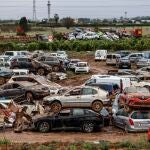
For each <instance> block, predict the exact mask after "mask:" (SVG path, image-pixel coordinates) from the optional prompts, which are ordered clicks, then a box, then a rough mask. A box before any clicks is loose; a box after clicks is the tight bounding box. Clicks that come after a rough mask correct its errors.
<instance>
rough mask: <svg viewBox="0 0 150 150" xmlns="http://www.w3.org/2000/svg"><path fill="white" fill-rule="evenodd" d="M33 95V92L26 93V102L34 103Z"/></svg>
mask: <svg viewBox="0 0 150 150" xmlns="http://www.w3.org/2000/svg"><path fill="white" fill-rule="evenodd" d="M33 99H34V98H33V94H32V93H31V92H27V93H26V100H27V101H28V102H33Z"/></svg>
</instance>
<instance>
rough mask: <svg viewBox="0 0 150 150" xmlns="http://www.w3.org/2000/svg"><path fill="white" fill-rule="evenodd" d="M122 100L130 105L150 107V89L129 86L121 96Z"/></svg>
mask: <svg viewBox="0 0 150 150" xmlns="http://www.w3.org/2000/svg"><path fill="white" fill-rule="evenodd" d="M120 101H122V104H125V105H126V106H129V107H137V108H139V107H148V108H149V107H150V91H149V90H148V89H147V88H146V87H139V86H135V87H133V86H132V87H127V88H125V89H124V91H123V94H122V95H121V96H120Z"/></svg>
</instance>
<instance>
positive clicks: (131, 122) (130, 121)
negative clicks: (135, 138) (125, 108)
mask: <svg viewBox="0 0 150 150" xmlns="http://www.w3.org/2000/svg"><path fill="white" fill-rule="evenodd" d="M129 123H130V125H131V126H134V122H133V120H132V119H131V118H130V119H129Z"/></svg>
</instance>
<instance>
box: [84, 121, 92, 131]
mask: <svg viewBox="0 0 150 150" xmlns="http://www.w3.org/2000/svg"><path fill="white" fill-rule="evenodd" d="M82 130H83V132H86V133H91V132H93V131H94V123H92V122H85V123H83V126H82Z"/></svg>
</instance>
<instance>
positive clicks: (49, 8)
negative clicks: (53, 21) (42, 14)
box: [47, 1, 51, 21]
mask: <svg viewBox="0 0 150 150" xmlns="http://www.w3.org/2000/svg"><path fill="white" fill-rule="evenodd" d="M47 7H48V21H49V20H50V10H51V2H50V1H48V3H47Z"/></svg>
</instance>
